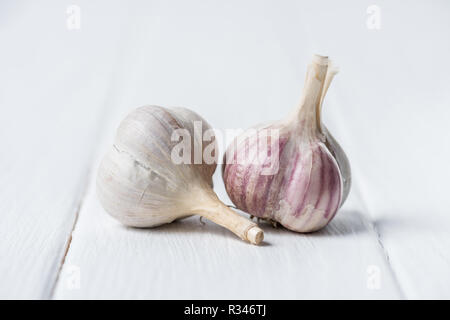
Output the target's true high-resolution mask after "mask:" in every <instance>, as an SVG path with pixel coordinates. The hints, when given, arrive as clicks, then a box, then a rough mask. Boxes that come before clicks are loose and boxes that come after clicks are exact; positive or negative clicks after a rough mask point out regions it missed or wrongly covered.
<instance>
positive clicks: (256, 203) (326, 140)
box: [222, 55, 351, 232]
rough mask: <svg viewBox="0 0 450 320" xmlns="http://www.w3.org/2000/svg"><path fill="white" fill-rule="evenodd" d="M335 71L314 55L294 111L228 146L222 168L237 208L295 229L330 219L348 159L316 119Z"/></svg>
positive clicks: (344, 190)
mask: <svg viewBox="0 0 450 320" xmlns="http://www.w3.org/2000/svg"><path fill="white" fill-rule="evenodd" d="M336 73H337V69H336V68H334V67H333V65H332V64H331V61H330V60H329V59H328V58H327V57H322V56H318V55H314V57H313V60H312V62H311V64H310V65H309V66H308V71H307V75H306V81H305V86H304V88H303V93H302V97H301V100H300V104H299V106H298V107H297V108H296V109H295V110H294V112H292V113H291V114H290V115H289V116H288V117H287V118H285V119H283V120H279V121H276V122H273V123H270V124H265V125H258V126H256V127H254V128H251V129H249V130H247V131H245V132H244V133H243V134H242V135H240V136H238V137H237V138H236V139H235V140H234V142H233V143H232V144H231V145H230V146H229V147H228V149H227V152H226V153H225V156H224V165H223V168H222V174H223V180H224V182H225V187H226V190H227V193H228V195H229V196H230V198H231V200H232V201H233V203H234V204H235V205H236V207H237V208H238V209H240V210H242V211H245V212H248V213H249V214H251V215H253V216H255V217H259V218H263V219H267V220H270V221H276V222H279V223H280V224H281V225H283V226H284V227H286V228H287V229H290V230H293V231H297V232H312V231H316V230H319V229H321V228H323V227H324V226H326V225H327V224H328V223H329V222H330V221H331V219H333V217H334V216H335V214H336V212H337V210H338V209H339V207H340V206H341V205H342V204H343V202H344V201H345V199H346V198H347V195H348V193H349V191H350V184H351V172H350V164H349V162H348V159H347V157H346V155H345V153H344V151H343V150H342V148H341V147H340V146H339V144H338V143H337V142H336V140H335V139H334V138H333V136H331V134H330V133H329V132H328V130H327V129H326V127H325V126H324V125H323V123H322V121H321V109H322V103H323V99H324V96H325V94H326V91H327V90H328V87H329V85H330V83H331V80H332V78H333V77H334V75H335V74H336Z"/></svg>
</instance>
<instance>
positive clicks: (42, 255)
mask: <svg viewBox="0 0 450 320" xmlns="http://www.w3.org/2000/svg"><path fill="white" fill-rule="evenodd" d="M313 3H314V4H313ZM71 4H74V5H76V7H75V9H74V7H72V8H69V10H68V13H67V12H66V10H67V9H68V7H69V6H70V5H71ZM370 4H373V5H375V6H376V7H375V10H378V9H379V13H380V18H381V20H380V24H379V27H380V28H379V29H377V28H376V27H377V26H378V25H377V24H376V21H375V22H374V21H373V20H370V21H369V24H367V20H368V19H369V18H370V15H371V14H373V8H374V7H372V9H371V10H372V11H371V10H369V14H368V13H367V12H366V10H367V8H368V6H369V5H370ZM77 8H79V9H80V17H81V20H80V25H79V27H80V29H77V27H78V25H77V21H76V18H77V17H76V16H74V15H76V14H77ZM73 19H75V20H73ZM371 23H372V24H371ZM373 23H375V24H373ZM374 27H375V29H373V28H374ZM449 32H450V4H449V3H448V2H446V1H434V2H430V3H426V2H424V1H417V2H416V1H414V2H408V4H405V3H404V2H400V1H373V2H371V3H369V2H361V1H356V0H355V1H345V2H344V3H342V2H337V1H314V2H311V3H309V2H306V1H298V0H297V1H275V0H273V1H260V0H258V1H256V0H255V1H237V0H232V1H189V2H188V1H88V0H75V1H71V2H70V3H69V2H67V3H66V2H64V1H62V2H61V1H39V2H38V1H33V2H31V1H29V2H17V1H2V2H1V3H0V43H1V49H0V108H1V116H0V143H1V151H0V298H7V299H11V298H41V299H72V298H75V299H78V298H88V299H95V298H119V299H120V298H174V299H178V298H188V299H192V298H195V299H197V298H211V299H218V298H232V299H241V298H255V299H259V298H269V299H294V298H361V299H366V298H367V299H371V298H374V299H379V298H386V299H404V298H411V299H412V298H425V299H431V298H439V299H442V298H447V299H448V298H450V232H449V230H450V209H449V207H450V189H449V184H448V181H449V180H450V169H449V163H450V162H449V160H450V130H449V121H450V72H449V71H450V60H449V56H450V42H449V41H448V34H449ZM313 53H320V54H325V55H330V56H331V58H333V60H334V61H335V62H336V63H337V64H338V65H339V66H340V69H341V72H340V74H339V75H338V76H337V77H336V79H335V81H334V83H333V84H332V86H331V88H330V90H329V93H328V97H327V99H326V101H325V105H324V117H325V123H326V124H327V125H328V127H329V129H330V131H331V132H333V133H334V135H335V137H336V138H337V140H338V141H339V142H340V143H341V145H342V146H343V147H344V149H345V150H346V152H347V154H348V156H349V158H350V161H351V164H352V169H353V178H354V184H353V187H352V191H351V194H350V197H349V199H348V201H347V202H346V204H345V205H344V207H343V208H342V209H341V210H340V212H339V213H338V215H337V217H336V219H335V220H333V221H332V223H331V224H330V225H329V226H328V227H327V228H326V229H324V230H323V231H321V232H318V233H315V234H308V235H301V234H295V233H292V232H288V231H286V230H282V229H273V228H272V227H271V226H270V225H265V224H263V225H262V226H263V228H264V230H265V233H266V242H265V243H264V245H263V246H261V247H256V246H252V245H249V244H247V243H245V242H242V241H240V240H239V239H237V238H236V237H235V236H234V235H233V234H231V233H230V232H229V231H227V230H224V229H222V228H221V227H219V226H216V225H213V224H212V223H209V222H207V223H206V224H205V225H203V224H202V223H200V221H199V219H198V218H196V217H192V218H189V219H187V220H183V221H179V222H176V223H173V224H171V225H167V226H163V227H161V228H158V229H140V230H137V229H132V228H126V227H123V226H121V225H119V224H118V223H117V222H116V221H114V220H113V219H112V218H110V217H109V216H108V215H107V214H106V213H105V212H104V210H103V209H102V207H101V206H100V204H99V202H98V201H97V199H96V195H95V188H94V183H95V172H96V169H97V167H98V162H99V159H100V157H101V156H102V155H103V153H104V152H105V150H107V148H109V146H110V145H111V143H112V139H113V136H114V131H115V128H116V127H117V125H118V123H119V122H120V120H121V118H123V117H124V116H125V115H126V114H127V113H128V112H129V111H130V110H132V109H133V108H134V107H137V106H141V105H145V104H158V105H163V106H186V107H189V108H191V109H193V110H195V111H197V112H198V113H200V114H202V115H203V116H204V117H205V118H206V119H207V120H208V121H209V122H210V123H211V124H212V125H213V126H214V127H215V128H219V129H226V128H246V127H249V126H251V125H253V124H256V123H258V122H264V121H268V120H271V119H278V118H280V117H282V116H284V115H285V114H286V113H287V112H289V110H290V109H291V108H292V107H294V106H295V104H296V103H297V99H298V98H299V96H300V91H301V88H302V85H303V79H304V74H305V68H306V65H307V63H308V62H309V59H310V56H311V55H312V54H313ZM215 187H216V190H217V193H218V194H219V196H220V198H221V199H222V200H223V201H225V202H226V203H230V200H229V199H228V198H227V196H226V193H225V191H224V187H223V183H222V181H221V177H220V170H217V172H216V176H215Z"/></svg>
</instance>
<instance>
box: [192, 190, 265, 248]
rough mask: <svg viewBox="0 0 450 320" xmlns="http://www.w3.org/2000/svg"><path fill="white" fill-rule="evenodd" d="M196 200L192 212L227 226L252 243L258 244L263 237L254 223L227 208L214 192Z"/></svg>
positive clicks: (261, 231)
mask: <svg viewBox="0 0 450 320" xmlns="http://www.w3.org/2000/svg"><path fill="white" fill-rule="evenodd" d="M198 200H199V201H198V203H199V204H198V205H197V206H194V207H193V208H192V210H191V212H192V213H193V214H198V215H200V216H202V217H205V218H206V219H209V220H211V221H213V222H215V223H217V224H218V225H220V226H222V227H224V228H227V229H228V230H230V231H231V232H233V233H234V234H236V235H237V236H238V237H240V238H241V239H242V240H246V241H249V242H250V243H252V244H259V243H261V241H262V240H263V239H264V231H263V230H261V229H260V228H259V227H258V226H257V224H256V223H254V222H252V221H250V220H248V219H246V218H244V217H242V216H240V215H239V214H237V213H236V212H234V211H233V210H231V209H230V208H228V207H227V206H226V205H225V204H224V203H223V202H222V201H220V200H219V198H217V196H216V195H215V194H214V193H207V194H204V198H202V199H198Z"/></svg>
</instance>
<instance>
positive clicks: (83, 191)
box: [49, 170, 91, 300]
mask: <svg viewBox="0 0 450 320" xmlns="http://www.w3.org/2000/svg"><path fill="white" fill-rule="evenodd" d="M90 173H91V170H88V172H87V173H86V175H85V177H84V181H83V183H82V184H81V188H80V193H81V196H80V198H79V201H78V204H77V206H76V210H75V217H74V221H73V224H72V229H71V230H70V233H69V237H68V238H67V241H66V244H65V249H64V255H63V257H62V258H61V262H60V263H59V267H58V271H57V273H56V277H55V280H54V282H53V285H52V287H51V290H50V296H49V299H50V300H53V299H54V295H55V291H56V287H57V284H58V282H59V280H60V277H61V273H62V270H63V267H64V264H65V262H66V257H67V255H68V254H69V250H70V245H71V244H72V239H73V232H74V231H75V228H76V226H77V222H78V218H79V216H80V212H81V209H82V207H83V204H84V201H85V199H86V195H87V190H88V189H89V181H90V176H91V175H90Z"/></svg>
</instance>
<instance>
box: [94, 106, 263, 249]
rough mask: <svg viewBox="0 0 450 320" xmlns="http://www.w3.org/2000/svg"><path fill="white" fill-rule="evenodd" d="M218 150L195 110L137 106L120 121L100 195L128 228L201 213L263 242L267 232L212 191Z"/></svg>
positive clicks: (100, 179) (105, 161)
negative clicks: (235, 210)
mask: <svg viewBox="0 0 450 320" xmlns="http://www.w3.org/2000/svg"><path fill="white" fill-rule="evenodd" d="M206 135H209V136H208V138H207V139H206V138H205V140H208V143H206V142H205V143H204V141H203V139H204V137H206ZM180 140H181V141H180ZM216 148H217V143H216V141H215V137H214V132H213V131H212V129H211V127H210V126H209V124H208V123H207V122H206V121H205V120H204V119H202V118H201V117H200V116H199V115H198V114H196V113H195V112H193V111H191V110H188V109H185V108H173V109H168V108H163V107H158V106H144V107H140V108H137V109H136V110H134V111H132V112H131V113H130V114H129V115H128V116H127V117H126V118H125V119H124V120H123V121H122V122H121V124H120V126H119V128H118V130H117V134H116V138H115V141H114V144H113V146H112V148H111V149H110V150H109V152H108V153H107V154H106V155H105V156H104V158H103V160H102V162H101V164H100V167H99V169H98V174H97V195H98V198H99V199H100V202H101V204H102V205H103V207H104V208H105V210H106V211H107V212H108V213H109V214H110V215H111V216H113V217H114V218H116V219H117V220H119V221H120V222H121V223H123V224H125V225H127V226H132V227H156V226H159V225H162V224H165V223H170V222H172V221H174V220H177V219H181V218H184V217H187V216H190V215H194V214H197V215H200V216H203V217H205V218H207V219H209V220H211V221H213V222H215V223H217V224H219V225H221V226H223V227H225V228H227V229H229V230H230V231H232V232H233V233H235V234H236V235H237V236H239V237H240V238H241V239H243V240H246V241H249V242H251V243H253V244H259V243H260V242H261V241H262V240H263V237H264V233H263V231H262V230H261V229H260V228H258V226H257V225H256V224H255V223H254V222H252V221H250V220H248V219H246V218H244V217H242V216H240V215H239V214H237V213H236V212H234V211H233V210H231V209H230V208H228V207H227V206H226V205H225V204H223V203H222V202H221V201H220V200H219V198H218V197H217V195H216V194H215V193H214V191H213V189H212V175H213V173H214V171H215V170H216V166H217V161H216V157H217V156H216V155H217V153H218V151H217V149H216Z"/></svg>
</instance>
